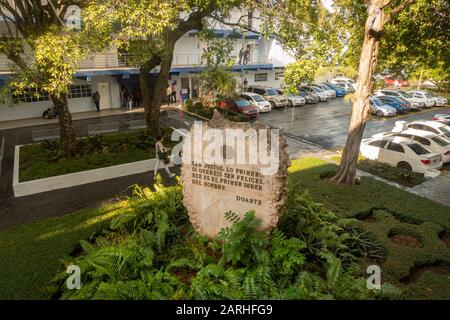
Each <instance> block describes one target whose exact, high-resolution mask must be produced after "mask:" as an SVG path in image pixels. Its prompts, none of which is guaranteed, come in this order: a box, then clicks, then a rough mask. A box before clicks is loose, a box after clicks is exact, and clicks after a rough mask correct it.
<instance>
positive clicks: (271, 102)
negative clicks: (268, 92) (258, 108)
mask: <svg viewBox="0 0 450 320" xmlns="http://www.w3.org/2000/svg"><path fill="white" fill-rule="evenodd" d="M270 105H271V106H272V109H275V103H274V102H273V101H270Z"/></svg>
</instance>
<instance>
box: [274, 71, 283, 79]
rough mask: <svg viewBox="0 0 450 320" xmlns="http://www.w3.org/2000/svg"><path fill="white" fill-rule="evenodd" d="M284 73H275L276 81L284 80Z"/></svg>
mask: <svg viewBox="0 0 450 320" xmlns="http://www.w3.org/2000/svg"><path fill="white" fill-rule="evenodd" d="M283 79H284V72H275V80H283Z"/></svg>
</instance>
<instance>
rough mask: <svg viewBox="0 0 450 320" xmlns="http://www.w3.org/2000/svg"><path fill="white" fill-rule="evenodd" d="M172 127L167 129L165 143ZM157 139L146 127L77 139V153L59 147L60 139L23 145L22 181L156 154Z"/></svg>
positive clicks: (128, 161)
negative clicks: (147, 131)
mask: <svg viewBox="0 0 450 320" xmlns="http://www.w3.org/2000/svg"><path fill="white" fill-rule="evenodd" d="M170 134H171V130H170V129H169V130H167V129H166V130H165V131H164V136H165V141H166V143H165V144H166V145H168V146H173V145H174V143H172V142H171V141H170ZM154 146H155V141H154V140H153V139H152V138H150V137H149V136H148V135H146V133H145V132H144V131H135V132H126V133H114V134H106V135H101V136H96V137H90V138H81V139H78V147H77V151H76V154H75V156H72V157H67V156H64V154H62V153H61V152H60V151H59V144H58V142H46V143H38V144H30V145H26V146H23V147H21V149H20V164H19V166H20V169H19V170H20V171H19V180H20V181H21V182H24V181H30V180H36V179H43V178H48V177H54V176H58V175H64V174H69V173H75V172H81V171H86V170H92V169H98V168H104V167H109V166H115V165H120V164H125V163H131V162H136V161H142V160H147V159H153V158H155V147H154Z"/></svg>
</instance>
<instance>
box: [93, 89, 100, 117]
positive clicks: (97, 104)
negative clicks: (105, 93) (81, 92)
mask: <svg viewBox="0 0 450 320" xmlns="http://www.w3.org/2000/svg"><path fill="white" fill-rule="evenodd" d="M92 99H93V100H94V103H95V108H96V109H97V111H98V112H100V94H99V93H98V91H96V92H95V93H94V95H93V96H92Z"/></svg>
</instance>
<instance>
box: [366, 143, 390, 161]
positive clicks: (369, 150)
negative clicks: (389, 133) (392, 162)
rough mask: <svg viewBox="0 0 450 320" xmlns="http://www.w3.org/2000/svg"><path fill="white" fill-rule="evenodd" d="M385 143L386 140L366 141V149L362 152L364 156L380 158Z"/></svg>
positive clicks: (374, 158) (373, 158)
mask: <svg viewBox="0 0 450 320" xmlns="http://www.w3.org/2000/svg"><path fill="white" fill-rule="evenodd" d="M385 145H386V140H375V141H371V142H369V143H367V146H366V148H365V149H366V150H365V152H364V157H366V158H368V159H371V160H380V161H381V159H380V157H381V154H382V150H383V148H384V146H385Z"/></svg>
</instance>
